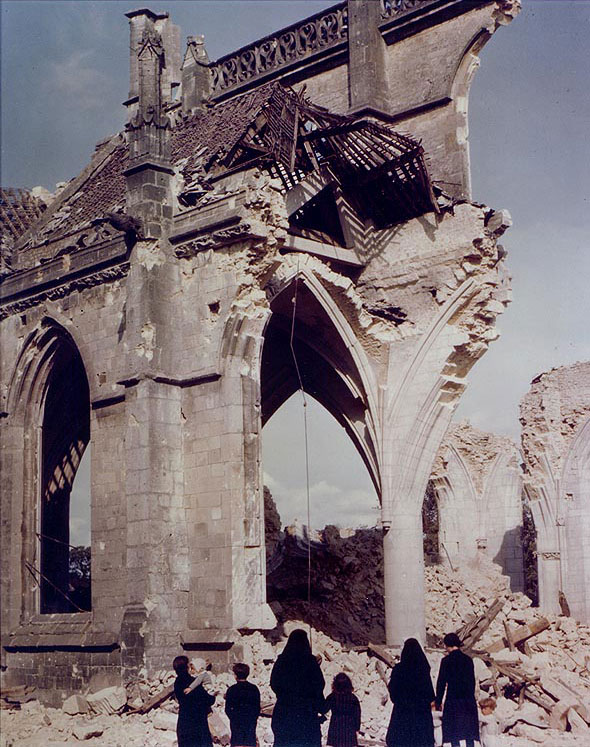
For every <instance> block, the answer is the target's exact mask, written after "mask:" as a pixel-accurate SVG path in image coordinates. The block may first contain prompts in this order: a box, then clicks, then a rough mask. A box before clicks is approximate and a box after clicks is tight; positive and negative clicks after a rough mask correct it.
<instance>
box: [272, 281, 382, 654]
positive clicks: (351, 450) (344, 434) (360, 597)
mask: <svg viewBox="0 0 590 747" xmlns="http://www.w3.org/2000/svg"><path fill="white" fill-rule="evenodd" d="M317 291H318V289H317V288H315V287H314V286H313V280H312V279H310V278H307V277H305V276H304V275H301V276H299V277H298V279H297V280H295V281H294V282H293V283H292V284H291V285H289V286H288V287H286V288H285V289H283V291H282V292H280V293H278V294H277V295H275V296H274V298H273V300H272V302H271V310H272V316H271V318H270V320H269V322H268V324H267V327H266V329H265V332H264V347H263V350H262V361H261V376H260V387H261V405H262V407H261V416H262V417H261V419H262V424H263V439H262V442H263V457H264V471H265V480H266V485H267V487H268V488H269V491H267V494H266V501H265V502H266V512H265V526H266V529H267V540H268V545H267V548H268V549H267V601H268V602H269V604H270V606H271V607H272V609H273V610H274V612H275V615H276V616H277V619H278V620H279V621H280V622H284V621H286V620H293V619H298V620H302V621H304V622H307V623H309V624H311V625H312V626H313V627H315V628H316V629H318V630H322V631H323V632H325V633H326V634H328V635H330V636H332V637H333V638H336V639H337V640H340V641H342V642H343V643H344V642H345V643H354V644H356V643H362V642H363V641H367V640H374V641H382V640H384V608H383V547H382V542H383V536H382V530H381V528H380V527H377V526H376V524H377V522H378V521H379V519H380V511H379V499H378V497H377V490H378V481H379V475H378V467H377V463H378V459H377V454H376V446H375V434H374V424H373V422H372V420H371V416H370V413H369V406H368V396H369V394H368V387H367V382H366V381H365V379H364V378H363V374H362V373H361V366H360V364H359V361H360V360H361V357H360V354H359V351H358V350H357V349H356V348H355V346H354V342H353V341H352V340H351V337H350V332H349V331H347V328H346V321H345V319H344V318H343V317H341V316H339V310H338V308H337V307H335V306H334V307H332V306H331V305H330V303H329V300H327V299H325V298H323V297H322V296H321V292H320V293H319V295H316V292H317ZM347 335H348V337H347ZM364 374H365V375H366V372H364ZM301 388H303V390H304V392H305V402H306V406H305V408H304V406H303V404H304V402H303V397H302V393H301ZM304 413H306V418H305V417H304ZM305 421H307V429H305ZM306 442H307V454H308V464H309V478H308V476H307V469H306V460H305V453H306ZM308 487H309V499H310V512H309V517H308V511H307V490H308ZM308 563H309V565H308Z"/></svg>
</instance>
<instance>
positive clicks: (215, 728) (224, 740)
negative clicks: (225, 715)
mask: <svg viewBox="0 0 590 747" xmlns="http://www.w3.org/2000/svg"><path fill="white" fill-rule="evenodd" d="M209 731H210V732H211V736H212V737H213V741H214V742H215V744H221V745H228V744H229V743H230V736H231V735H230V731H229V726H228V724H227V722H226V721H224V719H222V718H221V716H220V715H219V714H217V713H210V714H209Z"/></svg>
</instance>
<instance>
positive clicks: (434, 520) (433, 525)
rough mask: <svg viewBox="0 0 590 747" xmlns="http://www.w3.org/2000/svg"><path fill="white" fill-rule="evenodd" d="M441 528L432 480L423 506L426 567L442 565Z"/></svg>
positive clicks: (429, 482)
mask: <svg viewBox="0 0 590 747" xmlns="http://www.w3.org/2000/svg"><path fill="white" fill-rule="evenodd" d="M439 526H440V524H439V517H438V502H437V500H436V489H435V487H434V484H433V482H432V480H429V481H428V485H427V486H426V493H425V494H424V503H423V504H422V537H423V541H424V563H425V564H426V565H437V564H438V563H440V544H439Z"/></svg>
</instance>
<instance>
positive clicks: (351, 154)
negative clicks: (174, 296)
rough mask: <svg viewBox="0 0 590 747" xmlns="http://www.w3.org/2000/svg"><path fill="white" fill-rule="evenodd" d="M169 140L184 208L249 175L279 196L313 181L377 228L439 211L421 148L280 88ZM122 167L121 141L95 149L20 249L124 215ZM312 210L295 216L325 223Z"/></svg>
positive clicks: (251, 95)
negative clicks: (272, 180)
mask: <svg viewBox="0 0 590 747" xmlns="http://www.w3.org/2000/svg"><path fill="white" fill-rule="evenodd" d="M170 138H171V143H170V145H171V149H170V151H171V161H172V164H173V165H174V166H176V167H178V168H179V169H180V171H181V173H182V176H183V177H184V181H185V184H184V187H182V188H181V189H180V192H179V194H178V195H177V197H178V200H179V202H180V204H181V205H183V206H192V205H198V202H199V199H200V198H201V197H202V195H203V194H205V193H206V192H207V191H209V190H211V189H213V185H214V183H215V182H216V181H219V180H220V179H222V178H223V177H225V176H227V175H228V174H230V173H232V172H236V171H243V170H247V169H249V168H253V167H255V166H257V167H259V168H263V169H267V170H268V171H269V172H270V173H271V174H272V175H273V176H275V177H278V178H280V180H281V181H282V183H283V186H284V189H285V193H287V192H289V191H290V190H292V189H293V188H294V187H295V186H296V185H297V184H298V183H300V182H301V181H302V180H304V179H306V178H307V177H309V176H310V175H312V174H314V173H315V174H319V175H320V176H321V180H322V183H323V184H324V185H336V186H338V187H339V188H340V189H341V190H342V192H343V193H344V195H345V197H346V198H347V199H348V200H349V202H350V203H351V205H352V206H353V207H354V209H355V210H356V211H357V212H358V214H359V215H360V216H361V218H362V219H363V220H365V221H372V222H373V224H374V225H375V227H377V228H379V229H381V228H386V227H389V226H391V225H393V224H395V223H399V222H402V221H405V220H408V219H410V218H413V217H416V216H418V215H422V214H423V213H426V212H429V211H432V210H437V205H436V201H435V199H434V197H433V193H432V188H431V184H430V179H429V176H428V172H427V170H426V166H425V162H424V151H423V148H422V146H421V145H420V144H419V143H417V142H415V141H413V140H412V139H410V138H408V137H405V136H403V135H400V134H399V133H396V132H395V131H394V130H393V129H392V128H390V127H389V126H388V125H385V124H382V123H377V122H374V121H368V120H366V119H361V120H358V119H355V118H354V117H351V116H344V115H336V114H332V113H330V112H329V111H328V110H326V109H323V108H321V107H318V106H315V105H313V104H311V103H310V102H309V101H307V100H306V99H305V98H304V96H303V95H302V94H297V93H295V92H294V91H293V90H291V89H289V88H286V87H284V86H283V85H282V84H280V83H278V82H274V83H269V84H267V85H264V86H261V87H260V88H257V89H255V90H253V91H250V92H247V93H244V94H243V95H241V96H238V97H236V98H234V99H232V100H231V101H228V102H222V103H218V104H215V105H213V106H211V108H210V109H208V110H207V111H206V112H204V113H198V114H195V115H193V116H191V117H188V118H186V119H183V120H180V121H179V122H178V123H177V124H176V125H175V126H174V127H173V128H172V129H171V132H170ZM128 164H129V154H128V146H127V144H126V143H125V142H124V141H123V140H122V139H120V138H113V139H112V140H111V141H110V142H109V143H107V144H105V145H103V146H102V147H101V148H100V149H99V150H97V152H96V154H95V156H94V158H93V161H92V163H91V164H90V166H89V167H87V169H85V171H84V172H83V173H82V174H81V175H80V176H79V177H77V178H76V179H75V180H73V181H72V182H71V183H70V185H69V186H68V188H66V189H65V190H64V192H63V194H62V195H61V198H60V199H57V200H55V202H54V203H53V204H52V205H51V207H50V208H49V209H48V210H47V211H46V214H45V215H44V216H43V219H42V221H41V222H40V223H39V224H38V226H36V227H34V228H33V231H34V233H35V238H33V237H32V236H29V237H28V241H27V240H26V239H25V237H23V246H26V245H29V246H30V245H31V243H38V242H39V241H42V242H47V241H51V240H53V239H55V238H57V237H59V236H64V235H66V234H70V233H74V232H75V231H77V230H80V229H82V228H84V227H87V226H89V225H91V223H92V221H93V220H95V219H97V218H102V217H103V216H104V215H105V214H106V213H108V212H109V211H113V210H117V209H123V207H124V205H125V198H126V192H125V177H124V172H125V170H126V168H127V167H128ZM320 203H321V196H320V197H319V198H314V199H313V200H310V201H309V204H308V205H303V206H299V214H301V213H302V212H303V213H305V211H306V210H307V211H312V212H313V211H317V210H318V209H319V210H320V211H321V212H322V214H323V212H325V209H324V208H322V207H321V204H320ZM318 206H319V207H318ZM328 213H329V209H328ZM328 218H329V215H328ZM328 218H326V220H328ZM329 222H330V221H329V220H328V223H329Z"/></svg>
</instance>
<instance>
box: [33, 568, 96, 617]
mask: <svg viewBox="0 0 590 747" xmlns="http://www.w3.org/2000/svg"><path fill="white" fill-rule="evenodd" d="M25 568H26V569H27V571H28V572H29V573H30V574H31V576H32V577H33V579H34V581H35V583H36V584H37V585H38V586H41V584H40V583H39V578H37V576H36V575H35V574H37V575H38V576H39V577H40V578H42V579H43V581H47V583H48V584H49V585H50V586H51V587H53V588H54V589H55V591H57V593H58V594H61V595H62V597H63V598H64V599H67V601H68V602H69V603H70V604H71V605H72V606H73V607H75V608H76V609H77V610H78V612H88V610H83V609H82V607H78V605H77V604H76V602H74V600H73V599H70V597H69V596H68V595H67V594H66V593H65V592H64V591H62V590H61V589H60V588H59V586H56V585H55V584H54V583H53V581H51V579H49V578H47V576H44V575H43V574H42V573H41V571H40V570H39V569H38V568H35V566H34V565H33V564H32V563H29V561H28V560H25Z"/></svg>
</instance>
